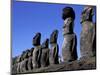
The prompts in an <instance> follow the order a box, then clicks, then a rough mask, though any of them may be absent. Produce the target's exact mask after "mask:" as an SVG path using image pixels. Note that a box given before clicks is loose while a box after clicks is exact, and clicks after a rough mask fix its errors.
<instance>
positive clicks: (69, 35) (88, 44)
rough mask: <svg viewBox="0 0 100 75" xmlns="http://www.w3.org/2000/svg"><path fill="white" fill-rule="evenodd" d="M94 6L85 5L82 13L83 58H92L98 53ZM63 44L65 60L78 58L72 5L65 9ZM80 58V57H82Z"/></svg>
mask: <svg viewBox="0 0 100 75" xmlns="http://www.w3.org/2000/svg"><path fill="white" fill-rule="evenodd" d="M93 15H94V7H93V6H85V7H84V9H83V11H82V14H81V22H80V23H81V24H82V31H81V35H80V52H81V58H91V57H93V56H95V55H96V25H95V23H93ZM62 19H63V20H64V25H63V36H64V40H63V45H62V56H63V61H64V62H69V61H74V60H77V37H76V34H75V33H74V32H73V28H74V20H75V12H74V10H73V8H71V7H65V8H64V9H63V14H62ZM81 58H80V59H81Z"/></svg>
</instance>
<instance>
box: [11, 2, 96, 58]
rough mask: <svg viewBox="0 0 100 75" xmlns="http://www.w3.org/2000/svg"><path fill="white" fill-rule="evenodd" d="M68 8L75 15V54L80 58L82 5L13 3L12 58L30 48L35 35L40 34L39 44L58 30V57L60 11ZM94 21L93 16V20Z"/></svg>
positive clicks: (60, 30) (60, 27)
mask: <svg viewBox="0 0 100 75" xmlns="http://www.w3.org/2000/svg"><path fill="white" fill-rule="evenodd" d="M66 6H70V7H72V8H73V9H74V11H75V14H76V19H75V22H74V24H75V26H74V32H75V33H76V35H77V52H78V56H79V57H80V45H79V44H80V32H81V24H80V15H81V12H82V9H83V7H84V6H83V5H71V4H50V3H37V2H20V1H13V4H12V56H13V57H14V56H17V55H20V54H21V53H22V51H24V50H26V49H30V48H32V47H33V46H32V38H33V37H34V36H35V33H37V32H40V33H41V35H42V36H41V43H42V42H43V41H44V40H45V39H46V38H50V34H51V33H52V31H53V30H54V29H58V31H59V34H58V44H59V50H60V51H59V55H61V54H62V53H61V50H62V42H63V35H62V26H63V20H62V18H61V16H62V9H63V8H64V7H66ZM93 20H94V21H95V16H94V18H93Z"/></svg>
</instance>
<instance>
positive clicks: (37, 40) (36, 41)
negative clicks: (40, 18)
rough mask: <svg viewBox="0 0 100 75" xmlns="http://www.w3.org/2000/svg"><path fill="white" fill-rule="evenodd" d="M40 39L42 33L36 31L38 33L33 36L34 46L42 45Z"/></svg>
mask: <svg viewBox="0 0 100 75" xmlns="http://www.w3.org/2000/svg"><path fill="white" fill-rule="evenodd" d="M40 39H41V33H36V35H35V36H34V37H33V45H34V46H38V45H40Z"/></svg>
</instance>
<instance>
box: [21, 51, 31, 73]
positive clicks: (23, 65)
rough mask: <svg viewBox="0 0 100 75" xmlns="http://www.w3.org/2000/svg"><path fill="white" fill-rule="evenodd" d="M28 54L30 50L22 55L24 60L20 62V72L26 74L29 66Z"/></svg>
mask: <svg viewBox="0 0 100 75" xmlns="http://www.w3.org/2000/svg"><path fill="white" fill-rule="evenodd" d="M28 52H29V49H27V50H26V51H23V53H22V56H21V58H22V60H21V62H20V72H26V71H27V70H28V67H27V64H28Z"/></svg>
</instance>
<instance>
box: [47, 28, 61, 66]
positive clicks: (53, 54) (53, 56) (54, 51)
mask: <svg viewBox="0 0 100 75" xmlns="http://www.w3.org/2000/svg"><path fill="white" fill-rule="evenodd" d="M57 38H58V30H54V31H53V32H52V34H51V36H50V45H51V47H50V54H49V55H50V56H49V57H50V59H49V60H50V65H52V64H59V59H58V53H59V47H58V44H57Z"/></svg>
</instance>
